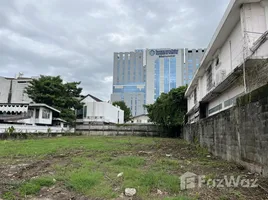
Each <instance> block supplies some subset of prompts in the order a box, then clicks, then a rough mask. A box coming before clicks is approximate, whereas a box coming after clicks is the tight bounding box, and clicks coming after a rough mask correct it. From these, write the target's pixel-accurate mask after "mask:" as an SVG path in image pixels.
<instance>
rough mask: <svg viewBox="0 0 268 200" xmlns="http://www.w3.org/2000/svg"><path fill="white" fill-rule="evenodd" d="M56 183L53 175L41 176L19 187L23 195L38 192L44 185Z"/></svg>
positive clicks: (48, 185)
mask: <svg viewBox="0 0 268 200" xmlns="http://www.w3.org/2000/svg"><path fill="white" fill-rule="evenodd" d="M53 184H54V181H53V179H52V178H51V177H40V178H36V179H32V180H30V181H29V182H27V183H24V184H22V185H21V186H20V187H19V192H20V194H21V195H22V196H25V195H31V194H37V193H38V192H39V191H40V189H41V188H42V187H50V186H52V185H53Z"/></svg>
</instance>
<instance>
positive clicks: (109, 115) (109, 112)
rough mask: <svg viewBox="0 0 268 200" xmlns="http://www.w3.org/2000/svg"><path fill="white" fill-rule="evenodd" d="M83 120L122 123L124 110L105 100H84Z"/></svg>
mask: <svg viewBox="0 0 268 200" xmlns="http://www.w3.org/2000/svg"><path fill="white" fill-rule="evenodd" d="M84 103H85V104H84V109H86V110H87V111H86V116H84V109H83V122H84V123H86V122H105V123H118V119H119V123H124V111H122V110H121V109H119V108H117V107H115V106H113V105H112V104H110V103H107V102H84Z"/></svg>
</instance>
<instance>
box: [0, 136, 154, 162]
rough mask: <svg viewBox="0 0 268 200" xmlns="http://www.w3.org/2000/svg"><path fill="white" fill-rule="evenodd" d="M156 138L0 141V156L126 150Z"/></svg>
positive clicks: (151, 141) (82, 137)
mask: <svg viewBox="0 0 268 200" xmlns="http://www.w3.org/2000/svg"><path fill="white" fill-rule="evenodd" d="M115 138H116V139H115ZM157 139H158V138H142V137H131V138H130V137H119V136H117V137H101V136H100V137H97V136H96V137H84V136H81V137H69V136H68V137H60V138H43V139H30V140H4V141H0V157H5V156H8V157H14V156H45V155H48V154H50V155H51V154H55V153H60V152H63V153H66V151H68V152H71V151H72V150H73V149H84V150H99V151H110V150H115V149H116V150H126V149H131V148H135V144H154V141H156V140H157Z"/></svg>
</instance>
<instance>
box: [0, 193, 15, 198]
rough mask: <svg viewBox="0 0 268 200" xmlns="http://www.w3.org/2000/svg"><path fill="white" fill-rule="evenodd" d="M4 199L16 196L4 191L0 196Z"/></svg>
mask: <svg viewBox="0 0 268 200" xmlns="http://www.w3.org/2000/svg"><path fill="white" fill-rule="evenodd" d="M2 198H3V199H4V200H15V199H17V198H16V196H15V195H14V194H13V193H12V192H5V193H4V194H3V196H2Z"/></svg>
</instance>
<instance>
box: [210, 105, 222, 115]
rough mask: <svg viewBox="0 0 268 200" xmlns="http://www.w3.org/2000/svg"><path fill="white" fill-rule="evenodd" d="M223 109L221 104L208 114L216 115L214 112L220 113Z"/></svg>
mask: <svg viewBox="0 0 268 200" xmlns="http://www.w3.org/2000/svg"><path fill="white" fill-rule="evenodd" d="M221 109H222V104H219V105H217V106H215V107H213V108H211V109H210V110H209V111H208V113H209V114H212V113H214V112H217V111H220V110H221Z"/></svg>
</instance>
